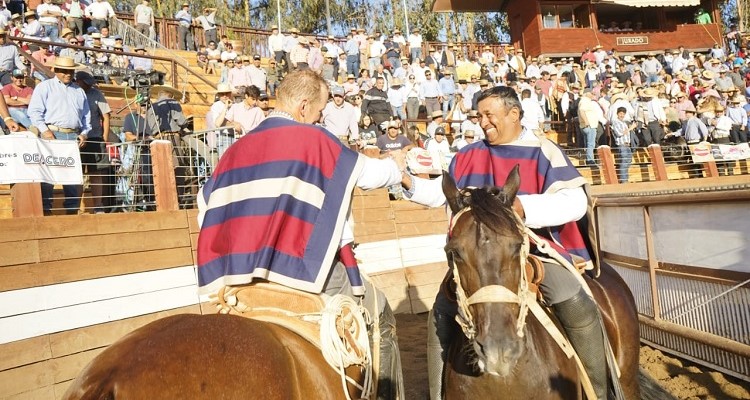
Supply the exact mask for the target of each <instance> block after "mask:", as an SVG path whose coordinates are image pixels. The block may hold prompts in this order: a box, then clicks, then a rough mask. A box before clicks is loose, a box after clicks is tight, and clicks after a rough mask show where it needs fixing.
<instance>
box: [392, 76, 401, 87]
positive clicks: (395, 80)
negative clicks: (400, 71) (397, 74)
mask: <svg viewBox="0 0 750 400" xmlns="http://www.w3.org/2000/svg"><path fill="white" fill-rule="evenodd" d="M401 84H402V83H401V79H399V78H393V79H391V86H401Z"/></svg>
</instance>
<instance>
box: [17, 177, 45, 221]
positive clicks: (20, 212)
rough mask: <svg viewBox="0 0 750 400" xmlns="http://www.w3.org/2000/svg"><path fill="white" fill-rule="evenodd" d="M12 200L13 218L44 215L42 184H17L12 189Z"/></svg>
mask: <svg viewBox="0 0 750 400" xmlns="http://www.w3.org/2000/svg"><path fill="white" fill-rule="evenodd" d="M10 198H11V204H12V205H13V218H20V217H41V216H43V215H44V211H42V184H41V183H16V184H14V185H13V186H11V188H10Z"/></svg>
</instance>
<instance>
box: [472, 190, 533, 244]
mask: <svg viewBox="0 0 750 400" xmlns="http://www.w3.org/2000/svg"><path fill="white" fill-rule="evenodd" d="M462 194H463V204H464V206H466V207H471V211H472V213H473V214H474V217H475V218H476V220H477V222H479V223H480V224H483V225H485V226H487V227H488V228H489V229H490V230H492V231H493V232H495V233H497V234H501V235H507V236H511V235H522V234H523V233H522V231H521V227H520V226H519V225H518V220H517V219H516V216H515V212H514V211H513V207H512V206H511V205H509V204H508V202H509V201H508V199H507V198H506V194H505V192H503V191H502V190H501V189H500V188H497V187H490V186H486V187H483V188H472V189H464V190H463V191H462ZM511 201H512V199H511Z"/></svg>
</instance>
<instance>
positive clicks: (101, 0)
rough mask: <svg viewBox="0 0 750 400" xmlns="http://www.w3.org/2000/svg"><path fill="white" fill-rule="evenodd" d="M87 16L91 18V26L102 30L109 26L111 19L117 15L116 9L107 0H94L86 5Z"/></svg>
mask: <svg viewBox="0 0 750 400" xmlns="http://www.w3.org/2000/svg"><path fill="white" fill-rule="evenodd" d="M86 16H87V17H89V18H90V19H91V26H93V27H94V28H96V29H98V30H100V31H101V30H102V28H104V27H109V19H110V18H112V17H114V16H115V10H113V9H112V6H111V5H110V4H109V2H108V1H107V0H94V2H93V3H91V4H89V6H88V7H86Z"/></svg>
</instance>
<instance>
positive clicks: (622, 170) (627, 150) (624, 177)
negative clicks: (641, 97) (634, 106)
mask: <svg viewBox="0 0 750 400" xmlns="http://www.w3.org/2000/svg"><path fill="white" fill-rule="evenodd" d="M625 114H627V110H626V109H625V107H619V108H617V117H616V118H615V119H613V120H610V124H611V126H612V134H613V136H614V137H615V146H616V149H617V159H616V161H617V178H618V180H619V181H620V183H627V182H628V175H629V169H630V163H631V162H632V161H633V149H632V147H631V146H632V141H631V137H632V134H633V130H634V129H635V128H636V127H637V126H638V123H637V122H635V121H633V122H629V121H627V120H626V119H625Z"/></svg>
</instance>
